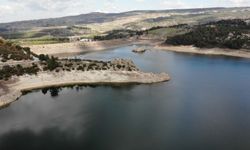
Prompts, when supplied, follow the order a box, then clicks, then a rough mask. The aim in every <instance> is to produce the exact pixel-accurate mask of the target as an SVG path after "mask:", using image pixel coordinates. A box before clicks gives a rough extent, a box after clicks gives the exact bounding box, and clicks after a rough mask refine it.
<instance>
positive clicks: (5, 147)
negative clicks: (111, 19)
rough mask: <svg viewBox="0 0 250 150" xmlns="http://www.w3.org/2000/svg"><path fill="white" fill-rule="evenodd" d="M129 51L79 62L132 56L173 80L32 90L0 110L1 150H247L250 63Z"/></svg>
mask: <svg viewBox="0 0 250 150" xmlns="http://www.w3.org/2000/svg"><path fill="white" fill-rule="evenodd" d="M131 49H132V46H128V47H123V48H118V49H115V50H111V51H105V52H98V53H89V54H85V55H82V56H78V57H80V58H89V59H103V60H109V59H111V58H116V57H120V58H131V59H132V60H133V61H134V62H135V63H136V64H137V65H138V66H139V67H140V68H141V69H142V70H143V71H152V72H168V73H169V74H170V76H171V77H172V80H171V81H170V82H166V83H160V84H153V85H130V86H121V87H112V86H98V87H74V88H62V89H50V90H48V91H46V90H43V91H34V92H32V93H29V94H27V95H25V96H23V97H22V98H21V99H20V100H19V101H17V102H15V103H13V104H12V105H11V106H9V107H7V108H4V109H2V110H0V150H20V149H24V150H49V149H53V150H59V149H60V150H74V149H77V150H78V149H79V150H80V149H81V150H249V149H250V61H249V60H245V59H235V58H223V57H207V56H199V55H187V54H177V53H172V52H163V51H147V52H146V53H145V54H134V53H132V52H131Z"/></svg>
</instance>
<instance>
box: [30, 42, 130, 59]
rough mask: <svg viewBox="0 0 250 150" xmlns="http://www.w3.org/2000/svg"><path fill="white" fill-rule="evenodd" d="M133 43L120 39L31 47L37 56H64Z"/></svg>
mask: <svg viewBox="0 0 250 150" xmlns="http://www.w3.org/2000/svg"><path fill="white" fill-rule="evenodd" d="M132 42H133V41H132V40H130V39H127V40H125V39H118V40H109V41H93V42H73V43H59V44H46V45H32V46H29V47H30V49H31V51H33V52H34V53H36V54H48V55H60V54H61V55H62V54H70V53H84V52H94V51H101V50H106V49H112V48H116V47H120V46H125V45H128V44H131V43H132Z"/></svg>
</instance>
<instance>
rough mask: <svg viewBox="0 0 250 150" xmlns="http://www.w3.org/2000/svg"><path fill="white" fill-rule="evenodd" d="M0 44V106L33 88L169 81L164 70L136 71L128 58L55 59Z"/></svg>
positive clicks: (3, 41) (6, 43) (2, 41)
mask: <svg viewBox="0 0 250 150" xmlns="http://www.w3.org/2000/svg"><path fill="white" fill-rule="evenodd" d="M0 44H1V45H0V56H1V59H0V60H1V62H0V107H3V106H5V105H9V104H10V103H12V102H14V101H15V100H17V99H18V98H19V97H20V96H21V95H22V93H23V92H26V91H30V90H34V89H41V88H47V87H60V86H67V85H85V84H150V83H157V82H164V81H168V80H170V77H169V76H168V75H167V74H166V73H160V74H154V73H145V72H142V71H140V70H139V69H138V68H137V67H136V65H135V64H134V63H133V61H132V60H126V59H114V60H111V61H97V60H80V59H59V58H56V57H53V56H51V57H50V56H48V55H44V54H40V55H37V54H35V53H33V52H31V51H30V50H29V48H23V47H21V46H18V45H15V44H12V43H9V42H7V41H5V40H1V41H0Z"/></svg>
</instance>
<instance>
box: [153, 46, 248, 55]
mask: <svg viewBox="0 0 250 150" xmlns="http://www.w3.org/2000/svg"><path fill="white" fill-rule="evenodd" d="M155 48H156V49H160V50H167V51H174V52H180V53H193V54H203V55H215V56H230V57H241V58H250V51H247V50H232V49H222V48H211V49H208V48H204V49H201V48H197V47H194V46H171V45H160V44H159V45H157V46H155Z"/></svg>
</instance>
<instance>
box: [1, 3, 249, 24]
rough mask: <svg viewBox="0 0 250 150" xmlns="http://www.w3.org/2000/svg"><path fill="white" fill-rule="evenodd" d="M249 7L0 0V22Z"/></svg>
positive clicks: (207, 4) (233, 4)
mask: <svg viewBox="0 0 250 150" xmlns="http://www.w3.org/2000/svg"><path fill="white" fill-rule="evenodd" d="M234 6H250V0H0V22H10V21H19V20H28V19H40V18H50V17H61V16H68V15H77V14H82V13H89V12H123V11H129V10H152V9H153V10H158V9H173V8H198V7H199V8H200V7H234Z"/></svg>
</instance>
